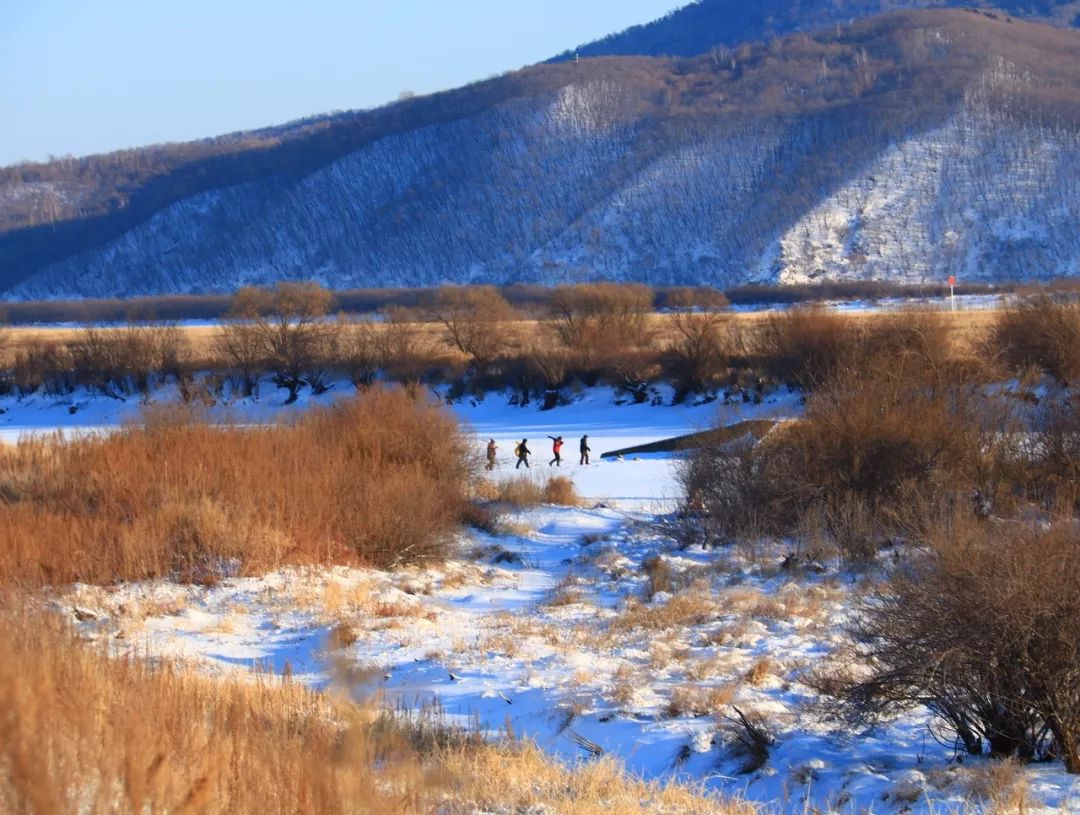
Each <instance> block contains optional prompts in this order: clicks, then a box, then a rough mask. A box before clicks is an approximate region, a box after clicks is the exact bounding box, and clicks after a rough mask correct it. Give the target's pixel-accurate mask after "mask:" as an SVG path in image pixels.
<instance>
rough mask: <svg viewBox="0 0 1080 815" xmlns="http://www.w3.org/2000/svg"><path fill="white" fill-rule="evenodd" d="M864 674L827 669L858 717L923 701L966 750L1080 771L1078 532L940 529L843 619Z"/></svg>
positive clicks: (1018, 527)
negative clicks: (1049, 761) (1055, 759)
mask: <svg viewBox="0 0 1080 815" xmlns="http://www.w3.org/2000/svg"><path fill="white" fill-rule="evenodd" d="M849 633H850V635H851V639H852V646H851V648H852V650H853V654H851V655H849V657H853V661H851V662H848V664H849V665H850V664H858V665H864V666H866V670H865V672H851V671H848V672H846V673H844V672H842V673H841V675H840V676H839V677H836V676H834V677H833V682H832V684H833V690H834V691H835V692H836V693H837V694H838V695H839V696H840V698H842V699H843V700H844V702H845V703H846V705H847V711H848V713H849V714H851V715H853V716H854V717H855V718H856V719H858V720H860V721H876V720H877V719H879V718H881V717H882V716H886V715H889V714H891V713H893V712H896V711H898V710H903V709H907V708H912V707H916V706H922V707H925V708H927V709H928V710H930V712H931V713H933V714H934V716H935V718H936V719H937V720H938V722H939V723H940V724H941V727H942V729H943V731H945V732H947V733H949V734H951V735H952V736H954V737H955V739H956V741H957V742H958V743H959V744H961V745H962V746H963V748H964V749H965V750H966V751H967V752H969V753H972V754H980V753H982V752H984V751H988V752H989V753H991V754H992V755H997V756H1015V757H1018V758H1022V759H1028V758H1032V757H1036V756H1040V755H1057V756H1060V757H1061V759H1062V761H1063V763H1064V765H1065V768H1066V770H1067V771H1068V772H1071V773H1078V772H1080V681H1078V680H1080V534H1078V531H1077V528H1076V526H1075V524H1074V523H1073V522H1071V521H1069V522H1063V523H1058V524H1055V525H1053V526H1052V527H1051V528H1050V529H1047V530H1040V529H1032V528H1030V527H1029V526H1027V525H1025V524H1021V523H1009V524H987V523H975V522H972V521H970V520H968V519H967V518H965V517H963V516H961V517H958V518H957V519H955V520H954V521H953V522H952V523H950V524H947V525H944V526H942V527H940V528H939V529H938V530H937V531H936V532H935V533H934V534H932V535H931V536H930V538H929V540H928V545H927V547H926V548H925V550H924V551H922V552H920V553H919V554H918V555H917V556H913V557H912V558H911V559H910V560H909V562H908V564H907V565H906V566H905V567H903V568H899V569H897V570H896V571H895V572H894V574H893V576H892V578H891V579H890V580H889V581H888V582H887V583H886V584H884V585H882V586H881V587H879V588H878V589H877V590H876V591H875V592H874V593H872V594H871V595H870V596H869V597H868V598H867V599H865V600H864V601H863V602H862V604H861V607H860V609H859V614H858V616H857V617H856V618H855V621H854V622H853V623H852V624H851V626H850V631H849Z"/></svg>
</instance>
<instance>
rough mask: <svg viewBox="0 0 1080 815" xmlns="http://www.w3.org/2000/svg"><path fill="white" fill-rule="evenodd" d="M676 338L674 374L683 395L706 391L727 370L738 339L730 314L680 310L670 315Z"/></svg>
mask: <svg viewBox="0 0 1080 815" xmlns="http://www.w3.org/2000/svg"><path fill="white" fill-rule="evenodd" d="M668 321H669V323H670V325H671V329H672V333H673V335H674V339H673V341H672V342H671V346H670V352H671V354H672V356H673V357H674V361H673V364H672V365H671V373H672V375H673V379H674V380H675V383H676V390H677V391H678V393H679V394H686V393H691V392H703V391H706V390H708V389H709V388H710V387H711V386H712V385H715V384H716V383H717V382H718V380H719V379H720V378H721V377H722V376H723V375H724V374H725V373H727V371H728V369H729V367H730V361H731V356H732V355H733V354H734V353H735V352H736V349H737V345H738V341H737V338H736V336H735V325H734V322H733V321H732V319H731V317H730V315H727V314H719V313H717V312H714V311H676V312H673V313H672V314H671V315H670V316H669V317H668Z"/></svg>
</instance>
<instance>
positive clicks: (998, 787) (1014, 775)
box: [966, 759, 1033, 815]
mask: <svg viewBox="0 0 1080 815" xmlns="http://www.w3.org/2000/svg"><path fill="white" fill-rule="evenodd" d="M966 781H967V788H968V795H970V796H971V798H973V799H975V800H976V801H978V802H981V803H984V804H985V805H986V807H985V809H984V811H985V812H986V813H987V815H1010V814H1012V813H1015V814H1016V815H1022V813H1025V812H1028V811H1030V809H1031V807H1032V803H1033V802H1032V794H1031V782H1030V781H1029V779H1028V777H1027V774H1026V773H1025V771H1024V765H1023V764H1021V763H1020V762H1019V761H1016V760H1014V759H1006V760H1002V761H992V762H989V763H986V764H983V765H981V766H975V767H969V768H968V769H967V779H966Z"/></svg>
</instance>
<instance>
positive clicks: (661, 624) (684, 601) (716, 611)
mask: <svg viewBox="0 0 1080 815" xmlns="http://www.w3.org/2000/svg"><path fill="white" fill-rule="evenodd" d="M722 613H725V612H724V611H722V610H721V608H720V607H719V606H718V605H717V603H716V600H715V598H714V597H713V595H712V594H711V593H710V591H709V587H708V586H707V585H703V584H694V585H693V586H690V587H689V588H687V589H685V590H683V591H681V592H679V593H678V594H676V595H674V596H672V598H671V599H670V600H668V601H667V602H666V603H662V604H659V605H646V604H645V603H642V602H640V601H638V600H634V599H630V600H629V601H627V603H626V605H625V606H624V607H623V609H622V610H621V611H620V612H619V614H618V615H617V616H616V617H614V618H613V619H612V621H611V625H610V627H611V630H612V631H631V630H646V631H664V630H669V629H673V628H682V627H684V626H693V625H702V624H704V623H707V622H709V621H710V620H712V619H715V618H716V617H718V616H720V614H722Z"/></svg>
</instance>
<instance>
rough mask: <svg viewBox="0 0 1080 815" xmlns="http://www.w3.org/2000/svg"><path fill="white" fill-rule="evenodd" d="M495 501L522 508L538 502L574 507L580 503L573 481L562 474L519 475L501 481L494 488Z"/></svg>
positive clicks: (536, 504) (535, 504)
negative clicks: (547, 475) (544, 475)
mask: <svg viewBox="0 0 1080 815" xmlns="http://www.w3.org/2000/svg"><path fill="white" fill-rule="evenodd" d="M494 498H495V500H496V501H498V502H500V503H503V504H509V505H510V506H513V507H518V508H524V507H533V506H538V505H539V504H557V505H559V506H567V507H575V506H579V505H580V504H581V497H580V496H579V495H578V494H577V490H576V489H574V482H573V480H571V479H570V478H569V477H567V476H564V475H555V476H550V477H549V478H546V479H545V478H543V477H540V476H534V475H531V474H530V475H520V476H516V477H514V478H511V479H508V480H506V481H501V482H499V484H498V485H497V487H496V489H495V495H494Z"/></svg>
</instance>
